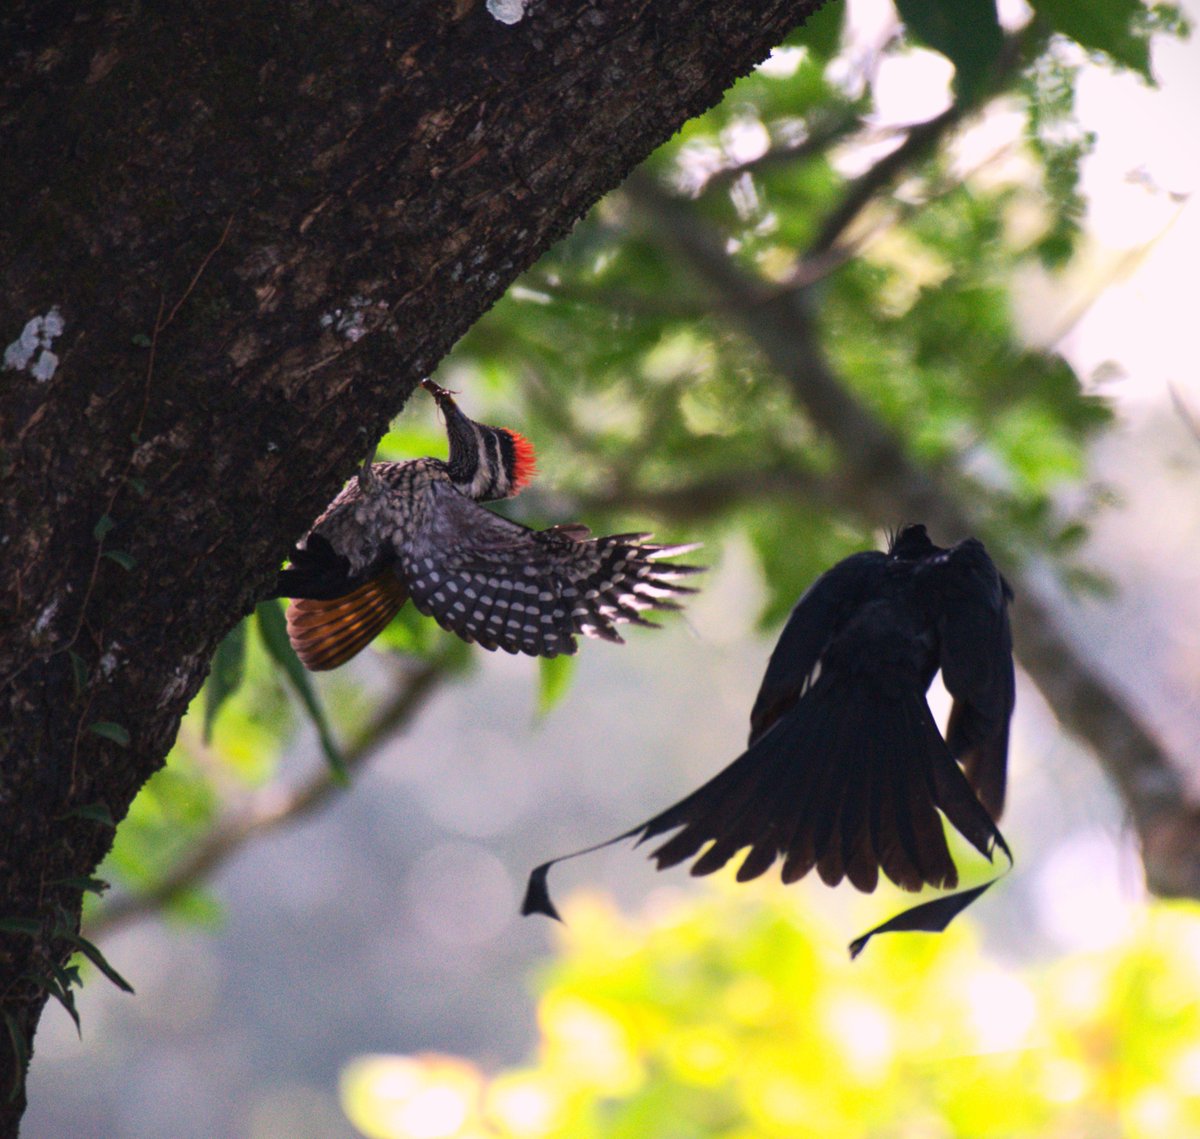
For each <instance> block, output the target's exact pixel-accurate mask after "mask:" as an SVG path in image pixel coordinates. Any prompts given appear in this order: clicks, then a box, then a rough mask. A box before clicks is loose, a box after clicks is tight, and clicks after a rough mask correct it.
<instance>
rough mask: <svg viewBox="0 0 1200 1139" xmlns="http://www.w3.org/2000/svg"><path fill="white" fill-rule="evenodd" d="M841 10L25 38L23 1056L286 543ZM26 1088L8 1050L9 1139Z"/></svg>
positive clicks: (11, 71) (543, 4) (17, 121)
mask: <svg viewBox="0 0 1200 1139" xmlns="http://www.w3.org/2000/svg"><path fill="white" fill-rule="evenodd" d="M817 6H819V5H818V0H798V2H796V0H793V2H785V0H745V2H744V3H740V4H736V5H730V4H727V3H720V2H717V0H677V2H674V3H671V4H658V3H652V2H651V0H603V2H601V0H595V2H584V0H553V2H550V0H534V2H533V3H532V4H531V5H530V10H529V11H528V12H527V13H526V15H525V17H524V19H522V20H521V21H520V22H519V23H516V24H514V25H505V24H502V23H499V22H498V21H497V20H495V19H494V18H493V17H492V16H491V15H490V14H489V13H488V12H487V10H486V8H485V7H484V5H483V4H482V3H481V2H478V0H474V2H473V0H458V2H457V3H451V2H447V0H438V2H429V0H416V2H409V3H391V4H388V3H374V4H372V3H362V2H360V0H354V2H350V0H342V2H338V0H330V2H326V3H320V4H318V3H304V2H300V3H294V4H287V5H278V4H257V5H256V4H250V5H247V4H246V3H244V2H238V3H228V2H225V0H203V2H200V0H195V2H190V3H189V2H186V0H185V2H179V3H174V4H169V5H153V4H150V5H143V4H139V3H136V2H134V0H125V2H112V0H110V2H107V3H105V2H102V0H93V2H91V3H83V4H65V3H56V2H42V3H37V2H34V0H15V2H10V3H9V4H7V5H6V8H5V14H4V15H2V16H0V63H2V64H3V70H2V71H0V76H2V78H0V169H3V171H4V176H3V178H2V179H0V250H2V251H3V253H2V256H0V348H2V347H3V346H4V345H8V344H10V343H11V342H16V341H18V340H19V338H20V336H21V333H22V330H23V329H25V328H26V326H27V324H28V322H29V321H31V320H32V319H34V318H36V317H43V318H44V317H46V316H47V315H48V314H52V313H53V314H54V316H52V318H51V320H50V322H49V323H48V324H46V323H43V325H42V326H41V328H40V331H41V332H42V333H43V334H44V333H47V332H50V331H52V330H53V329H54V328H55V327H56V326H57V323H58V318H61V324H62V331H61V334H59V335H57V336H55V337H53V338H52V341H50V340H49V339H48V338H46V337H45V336H44V335H43V338H42V340H41V342H40V343H38V342H37V336H36V333H37V332H38V331H39V328H38V326H36V325H35V326H33V327H32V328H31V329H30V330H29V331H28V332H27V334H26V340H27V347H31V350H30V352H28V353H26V352H24V351H22V350H20V349H17V350H15V351H14V353H12V354H10V357H9V360H8V363H9V364H10V365H12V366H10V367H8V368H6V369H5V370H3V371H0V447H2V450H0V481H2V484H3V494H2V496H0V551H2V556H0V750H2V756H0V917H2V918H4V919H7V924H6V925H5V926H4V927H0V1010H2V1011H3V1013H4V1014H5V1017H6V1021H7V1023H8V1025H10V1026H11V1027H12V1028H13V1029H14V1030H15V1032H16V1033H17V1035H18V1037H19V1038H20V1039H21V1040H23V1041H24V1042H25V1044H26V1046H27V1047H28V1046H30V1044H31V1041H32V1038H33V1032H34V1029H35V1027H36V1024H37V1020H38V1016H39V1015H40V1011H41V1008H42V1006H43V1004H44V1002H45V999H46V990H45V987H44V984H43V983H42V981H40V980H38V978H44V977H47V976H50V975H52V971H53V968H54V966H56V965H61V963H62V962H63V961H64V960H65V959H66V957H67V955H68V953H69V951H70V948H71V946H70V945H69V943H68V941H67V940H65V939H64V938H63V937H62V936H61V935H60V933H58V932H56V930H62V931H66V932H68V933H70V932H73V931H74V930H75V929H76V928H77V922H78V914H79V904H80V890H79V888H78V887H79V884H78V881H76V882H74V883H72V882H70V881H68V880H69V879H76V880H78V879H79V878H81V877H84V876H86V875H88V874H89V873H90V872H91V871H92V869H93V868H94V867H95V865H96V864H97V862H98V861H99V860H100V859H101V858H102V857H103V855H104V854H105V852H106V851H107V849H108V847H109V844H110V841H111V838H112V830H111V828H110V827H109V826H107V825H105V824H104V823H103V822H99V821H97V818H96V816H97V814H98V813H100V812H101V811H103V810H106V811H107V812H108V813H110V814H111V817H112V818H113V819H114V820H118V821H119V820H120V819H121V818H122V816H123V815H124V813H125V811H126V809H127V807H128V805H129V803H130V801H131V799H132V798H133V796H134V795H135V793H136V792H137V790H138V788H139V787H140V786H141V785H142V784H143V783H144V782H145V780H146V779H147V778H148V777H149V775H151V774H152V773H153V772H154V770H155V769H156V768H157V767H159V766H160V765H161V763H162V761H163V757H164V756H165V755H166V752H167V750H168V748H169V747H170V744H171V742H172V740H173V738H174V736H175V732H176V729H177V727H178V723H179V719H180V716H181V714H182V713H183V711H184V709H185V708H186V706H187V703H188V701H189V700H190V699H191V697H192V696H193V695H194V694H195V693H196V691H197V689H198V688H199V686H200V684H201V682H202V681H203V678H204V675H205V673H206V670H207V665H208V660H209V658H210V656H211V653H212V650H213V648H214V646H215V645H216V644H217V642H218V641H219V640H220V638H221V637H222V636H223V635H224V633H225V632H226V631H227V630H228V629H229V628H230V627H231V626H232V625H233V624H234V623H235V622H236V621H237V620H238V619H239V618H240V617H241V615H242V614H243V613H245V612H246V611H247V610H248V609H249V608H250V606H251V605H252V604H253V602H254V600H255V598H256V596H258V595H259V594H260V593H261V592H262V590H263V588H264V586H265V585H266V583H267V582H268V581H269V580H270V578H271V575H272V573H273V571H274V569H275V567H276V566H277V565H278V564H279V562H280V561H281V559H282V557H283V555H284V554H285V552H286V550H287V548H288V546H289V544H290V543H291V542H292V541H293V540H294V539H295V538H296V536H297V535H298V534H300V533H301V532H302V531H303V530H304V528H305V527H306V525H307V524H308V523H309V522H310V521H311V519H312V518H313V517H314V516H315V515H316V513H317V512H318V511H319V509H320V508H321V507H322V506H323V505H324V504H325V503H326V502H327V501H328V500H329V498H330V497H331V496H332V494H333V492H334V491H335V490H336V489H337V487H338V485H339V484H340V482H341V480H342V479H344V478H345V477H346V476H347V474H348V473H349V472H350V470H351V469H352V466H353V464H354V462H355V461H356V460H357V459H359V458H361V457H362V455H363V453H364V452H365V451H366V449H367V447H368V445H369V443H370V442H371V441H373V440H374V438H376V437H377V436H378V434H379V433H380V432H381V431H382V430H383V428H384V426H385V424H386V423H387V421H388V419H389V418H390V417H391V416H393V415H395V413H396V412H397V411H398V410H399V409H400V407H401V405H402V404H403V402H404V400H405V398H406V397H407V396H408V394H409V393H410V392H411V391H412V388H413V386H414V384H415V382H416V380H417V379H419V378H420V377H421V376H422V375H424V374H427V373H428V372H429V371H430V370H431V369H432V368H433V367H434V365H435V364H436V363H437V362H438V360H439V359H440V358H441V357H442V356H443V355H444V354H445V352H446V351H447V350H448V349H449V347H450V346H451V345H452V344H453V343H454V341H455V340H456V339H457V338H458V337H459V336H460V335H461V334H462V333H463V332H464V331H465V330H466V328H467V327H468V326H469V325H470V324H471V322H472V321H473V320H475V319H476V318H477V317H478V316H479V315H480V314H481V313H482V312H483V311H485V310H486V309H487V307H488V306H489V305H490V304H492V303H493V302H494V301H495V300H496V298H497V297H499V295H500V294H501V293H502V292H503V290H504V289H505V287H506V286H507V285H508V284H509V282H510V281H511V280H512V279H513V277H514V276H515V275H516V274H517V273H518V272H519V271H521V270H522V269H524V268H525V267H527V266H528V265H529V264H531V263H532V261H533V260H534V259H535V258H536V257H537V255H538V254H539V253H541V252H542V251H543V250H545V249H546V248H547V247H548V246H549V245H550V244H551V242H552V241H554V240H555V239H556V238H557V237H559V236H560V235H561V234H562V233H563V232H564V231H565V230H566V229H567V227H569V226H570V224H571V223H572V222H573V221H574V220H575V219H576V218H577V217H578V216H579V215H580V214H581V213H582V212H583V211H584V210H585V209H586V208H587V207H588V206H589V205H591V203H592V202H594V201H595V200H596V198H597V197H598V196H599V195H600V194H601V193H603V192H604V191H605V190H608V189H610V188H612V187H613V186H615V185H616V184H617V183H618V182H619V181H620V180H621V178H622V177H623V176H624V175H625V174H626V173H627V172H628V171H629V170H630V169H631V167H632V166H633V165H634V164H635V163H636V162H638V161H639V160H640V159H641V158H643V157H644V156H645V155H646V154H647V153H648V152H649V151H650V150H651V149H652V148H653V147H654V146H655V145H657V144H658V143H660V142H661V141H663V140H664V139H665V138H667V137H668V136H669V135H670V134H671V133H672V132H673V131H674V130H675V129H676V128H677V127H678V126H679V125H680V124H681V123H682V122H683V121H684V120H685V119H686V118H687V117H689V116H690V115H693V114H696V113H698V112H699V111H701V110H703V109H705V108H706V107H708V106H710V105H711V104H712V103H714V102H715V101H716V100H717V99H718V97H719V96H720V94H721V92H722V90H723V89H724V88H725V87H726V86H728V84H729V83H730V82H731V81H732V80H733V79H734V78H735V77H737V76H738V75H739V74H742V73H744V72H746V71H747V70H748V69H749V68H750V67H751V66H752V65H753V64H754V63H756V62H757V61H758V60H760V59H761V58H763V57H764V56H765V55H766V53H767V51H768V50H769V49H770V47H771V46H772V45H773V44H775V43H777V42H778V41H779V39H780V38H781V37H782V36H783V34H784V33H785V32H786V31H787V30H789V29H790V28H791V27H792V26H794V25H796V24H797V23H799V22H800V21H801V20H802V19H803V17H804V16H805V14H806V13H807V12H810V11H812V10H813V9H815V8H816V7H817ZM48 353H53V356H54V357H57V364H56V367H53V368H52V365H54V364H55V360H53V359H51V357H50V355H49V354H48ZM51 370H52V371H53V374H52V375H47V373H48V372H50V371H51ZM113 725H117V727H113ZM81 810H82V813H80V812H81ZM13 919H15V920H16V922H17V923H18V924H20V923H31V924H29V925H27V926H23V927H22V928H20V929H16V928H15V927H14V924H13ZM33 930H36V932H32V931H33ZM20 1067H21V1057H20V1054H19V1050H18V1052H17V1053H16V1054H14V1051H13V1049H12V1046H11V1043H10V1040H9V1033H8V1031H7V1030H6V1028H5V1026H2V1025H0V1137H5V1136H12V1135H15V1134H16V1132H17V1127H18V1124H19V1119H20V1115H21V1112H22V1110H23V1106H24V1095H23V1091H21V1090H19V1089H18V1090H17V1092H16V1095H15V1097H14V1098H13V1099H12V1100H11V1101H9V1102H7V1103H5V1102H3V1101H4V1100H5V1098H6V1097H7V1093H8V1089H9V1087H10V1085H11V1083H12V1081H13V1073H14V1070H19V1069H20Z"/></svg>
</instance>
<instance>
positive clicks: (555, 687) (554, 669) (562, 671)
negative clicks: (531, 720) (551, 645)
mask: <svg viewBox="0 0 1200 1139" xmlns="http://www.w3.org/2000/svg"><path fill="white" fill-rule="evenodd" d="M578 659H579V658H578V657H575V656H568V655H566V654H565V653H564V654H562V655H560V656H556V657H549V658H546V657H540V658H539V659H538V697H537V714H538V717H539V718H540V717H543V716H546V715H549V713H550V712H552V711H553V710H554V708H555V706H556V705H557V704H558V703H559V701H561V700H562V698H563V697H564V696H565V695H566V694H567V692H568V691H569V690H570V687H571V680H572V678H573V677H574V675H575V665H576V662H577V660H578Z"/></svg>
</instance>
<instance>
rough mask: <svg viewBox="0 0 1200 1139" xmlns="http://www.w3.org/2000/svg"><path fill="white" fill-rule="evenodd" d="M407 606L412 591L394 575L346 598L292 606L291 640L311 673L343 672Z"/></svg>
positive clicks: (376, 579) (306, 600)
mask: <svg viewBox="0 0 1200 1139" xmlns="http://www.w3.org/2000/svg"><path fill="white" fill-rule="evenodd" d="M407 600H408V590H407V589H405V587H404V584H403V582H401V581H400V579H399V578H398V577H397V576H396V575H395V574H394V573H393V572H392V571H391V570H390V569H389V570H386V571H385V572H383V573H381V574H379V576H378V577H373V578H371V580H370V581H367V582H364V583H363V584H362V585H360V586H359V587H358V588H357V589H355V590H353V591H352V592H350V593H347V594H345V595H343V596H342V597H335V598H333V599H332V600H329V601H320V600H317V599H315V598H297V599H296V600H294V601H292V603H291V604H290V605H288V608H287V626H288V637H289V639H290V640H291V642H292V648H294V649H295V650H296V655H297V656H298V657H299V658H300V660H301V661H302V662H303V663H304V667H305V668H307V669H309V670H311V671H312V672H323V671H326V670H328V669H331V668H337V667H338V666H339V665H342V664H345V663H346V661H348V660H349V659H350V658H351V657H353V656H354V655H355V654H357V653H359V652H361V651H362V650H363V649H364V648H366V646H367V645H368V644H370V642H371V641H372V640H374V639H375V637H377V636H378V635H379V634H380V633H381V632H382V631H383V630H384V628H385V627H386V626H387V624H388V622H389V621H391V619H392V618H393V617H395V616H396V614H397V613H399V612H400V608H401V606H403V605H404V603H405V602H406V601H407Z"/></svg>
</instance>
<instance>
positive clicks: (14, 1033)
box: [4, 1009, 29, 1103]
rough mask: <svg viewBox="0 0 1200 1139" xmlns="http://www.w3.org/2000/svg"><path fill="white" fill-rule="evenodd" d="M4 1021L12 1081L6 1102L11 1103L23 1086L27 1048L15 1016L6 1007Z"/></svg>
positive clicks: (26, 1063)
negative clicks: (11, 1058)
mask: <svg viewBox="0 0 1200 1139" xmlns="http://www.w3.org/2000/svg"><path fill="white" fill-rule="evenodd" d="M4 1023H5V1026H6V1027H7V1028H8V1039H9V1041H10V1043H11V1044H12V1054H13V1081H12V1087H11V1088H9V1089H8V1102H9V1103H12V1102H13V1100H15V1099H16V1098H17V1096H19V1095H20V1094H21V1089H22V1088H23V1087H24V1086H25V1069H26V1068H28V1067H29V1048H28V1047H27V1046H26V1044H25V1036H24V1034H23V1033H22V1032H21V1029H20V1026H19V1025H18V1024H17V1021H16V1018H15V1017H14V1016H13V1014H12V1013H11V1012H9V1011H8V1010H7V1009H5V1010H4Z"/></svg>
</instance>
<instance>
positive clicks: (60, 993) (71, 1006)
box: [29, 965, 83, 1039]
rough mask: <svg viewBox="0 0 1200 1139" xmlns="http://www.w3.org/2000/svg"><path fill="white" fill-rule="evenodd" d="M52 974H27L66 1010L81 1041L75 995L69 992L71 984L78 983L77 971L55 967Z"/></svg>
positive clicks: (80, 1024)
mask: <svg viewBox="0 0 1200 1139" xmlns="http://www.w3.org/2000/svg"><path fill="white" fill-rule="evenodd" d="M54 973H55V976H54V977H39V976H37V975H36V974H29V976H30V978H31V979H32V980H33V981H35V982H36V983H37V984H38V985H40V986H41V987H42V988H43V989H45V990H46V992H48V993H49V994H50V995H51V996H52V997H53V998H54V999H55V1000H56V1001H58V1003H59V1004H60V1005H62V1007H63V1008H65V1009H66V1010H67V1013H68V1014H69V1015H70V1017H71V1019H72V1020H73V1021H74V1022H75V1031H76V1032H77V1033H79V1036H80V1038H81V1039H82V1038H83V1024H82V1023H81V1022H80V1020H79V1010H78V1009H77V1008H76V1007H75V994H74V993H73V992H72V991H71V986H72V984H78V983H79V971H78V970H77V969H72V968H70V967H68V968H66V969H63V968H61V967H60V966H57V965H56V966H55V967H54ZM55 978H57V979H55Z"/></svg>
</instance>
